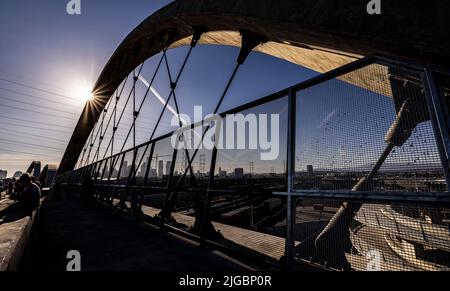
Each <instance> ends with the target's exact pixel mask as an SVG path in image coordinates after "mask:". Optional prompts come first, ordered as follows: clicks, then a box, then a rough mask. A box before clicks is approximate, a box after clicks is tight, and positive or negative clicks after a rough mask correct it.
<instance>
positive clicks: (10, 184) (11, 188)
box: [8, 181, 14, 197]
mask: <svg viewBox="0 0 450 291" xmlns="http://www.w3.org/2000/svg"><path fill="white" fill-rule="evenodd" d="M13 191H14V184H13V181H9V183H8V195H9V197H12V196H13Z"/></svg>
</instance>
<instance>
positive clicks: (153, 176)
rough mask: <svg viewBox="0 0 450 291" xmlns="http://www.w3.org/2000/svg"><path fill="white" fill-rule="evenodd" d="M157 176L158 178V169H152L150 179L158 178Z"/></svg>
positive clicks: (149, 174) (149, 172) (149, 173)
mask: <svg viewBox="0 0 450 291" xmlns="http://www.w3.org/2000/svg"><path fill="white" fill-rule="evenodd" d="M156 176H157V173H156V169H152V168H151V167H150V170H149V171H148V177H149V178H156Z"/></svg>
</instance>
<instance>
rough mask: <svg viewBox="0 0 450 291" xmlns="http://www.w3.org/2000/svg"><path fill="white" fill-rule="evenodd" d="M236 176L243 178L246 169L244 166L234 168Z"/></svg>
mask: <svg viewBox="0 0 450 291" xmlns="http://www.w3.org/2000/svg"><path fill="white" fill-rule="evenodd" d="M234 177H235V178H236V179H243V178H244V169H243V168H236V169H234Z"/></svg>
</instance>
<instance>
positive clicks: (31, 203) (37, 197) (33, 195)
mask: <svg viewBox="0 0 450 291" xmlns="http://www.w3.org/2000/svg"><path fill="white" fill-rule="evenodd" d="M20 183H21V185H22V187H23V188H22V189H23V191H22V194H21V195H20V199H19V203H20V206H21V208H22V209H23V210H24V211H26V212H29V213H30V214H31V213H32V212H33V211H34V210H36V209H38V208H39V206H40V204H41V189H39V187H38V186H37V185H36V184H34V183H33V182H32V180H31V177H30V175H29V174H27V173H25V174H23V175H22V176H21V177H20Z"/></svg>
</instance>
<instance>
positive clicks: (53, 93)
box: [0, 78, 78, 100]
mask: <svg viewBox="0 0 450 291" xmlns="http://www.w3.org/2000/svg"><path fill="white" fill-rule="evenodd" d="M0 81H4V82H8V83H11V84H15V85H19V86H22V87H25V88H29V89H33V90H37V91H41V92H44V93H47V94H51V95H55V96H59V97H62V98H66V99H70V100H78V99H76V98H73V97H69V96H66V95H63V94H60V93H56V92H52V91H49V90H45V89H42V88H38V87H35V86H31V85H27V84H25V83H21V82H16V81H11V80H8V79H4V78H0Z"/></svg>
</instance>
